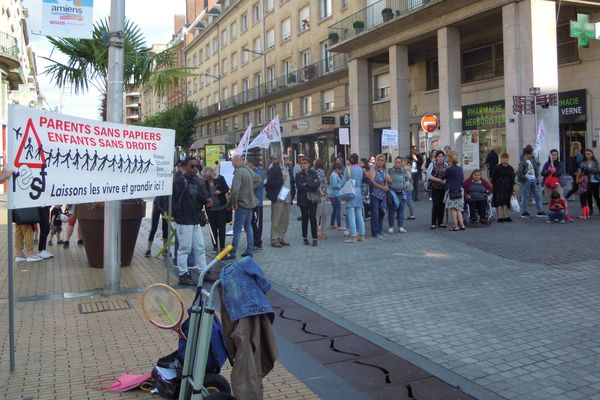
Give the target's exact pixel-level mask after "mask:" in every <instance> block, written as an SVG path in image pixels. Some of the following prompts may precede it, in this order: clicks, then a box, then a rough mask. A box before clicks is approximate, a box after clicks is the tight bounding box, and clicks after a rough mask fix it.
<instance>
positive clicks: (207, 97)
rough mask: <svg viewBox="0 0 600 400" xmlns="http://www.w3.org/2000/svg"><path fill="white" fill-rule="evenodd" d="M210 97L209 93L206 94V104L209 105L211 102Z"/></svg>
mask: <svg viewBox="0 0 600 400" xmlns="http://www.w3.org/2000/svg"><path fill="white" fill-rule="evenodd" d="M211 100H212V97H211V96H210V94H209V95H208V96H206V105H207V106H210V105H211V104H212V101H211Z"/></svg>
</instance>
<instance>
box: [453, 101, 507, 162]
mask: <svg viewBox="0 0 600 400" xmlns="http://www.w3.org/2000/svg"><path fill="white" fill-rule="evenodd" d="M505 115H506V114H505V108H504V100H498V101H492V102H489V103H480V104H471V105H468V106H463V107H462V130H463V135H467V134H468V135H469V136H470V140H471V142H473V144H475V145H476V148H478V150H479V151H478V154H469V155H466V154H465V155H464V160H463V162H464V164H465V167H466V168H468V169H471V170H472V169H477V168H479V169H482V170H484V171H486V170H487V166H486V165H485V160H486V158H487V155H488V153H489V152H490V150H491V149H494V150H495V151H496V153H498V155H500V153H502V152H504V151H505V150H506V128H505V127H506V125H505V119H506V117H505ZM475 141H476V142H475ZM463 147H464V146H463ZM467 164H470V166H469V167H467Z"/></svg>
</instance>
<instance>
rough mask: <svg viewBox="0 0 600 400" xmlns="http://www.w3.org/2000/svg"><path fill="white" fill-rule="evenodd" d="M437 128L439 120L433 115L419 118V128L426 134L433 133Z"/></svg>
mask: <svg viewBox="0 0 600 400" xmlns="http://www.w3.org/2000/svg"><path fill="white" fill-rule="evenodd" d="M439 126H440V120H439V118H438V117H437V116H436V115H435V114H425V115H424V116H423V118H421V128H422V129H423V130H424V131H425V132H427V133H432V132H435V131H436V130H437V128H439Z"/></svg>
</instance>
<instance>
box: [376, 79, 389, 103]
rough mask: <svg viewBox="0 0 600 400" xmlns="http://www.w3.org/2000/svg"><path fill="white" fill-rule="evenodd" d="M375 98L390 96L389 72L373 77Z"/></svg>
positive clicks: (387, 97) (381, 98)
mask: <svg viewBox="0 0 600 400" xmlns="http://www.w3.org/2000/svg"><path fill="white" fill-rule="evenodd" d="M375 88H376V92H375V100H384V99H389V98H390V74H389V73H386V74H381V75H377V76H376V77H375Z"/></svg>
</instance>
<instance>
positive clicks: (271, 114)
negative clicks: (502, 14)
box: [269, 105, 277, 119]
mask: <svg viewBox="0 0 600 400" xmlns="http://www.w3.org/2000/svg"><path fill="white" fill-rule="evenodd" d="M276 115H277V106H275V105H272V106H269V119H273V118H275V116H276Z"/></svg>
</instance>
